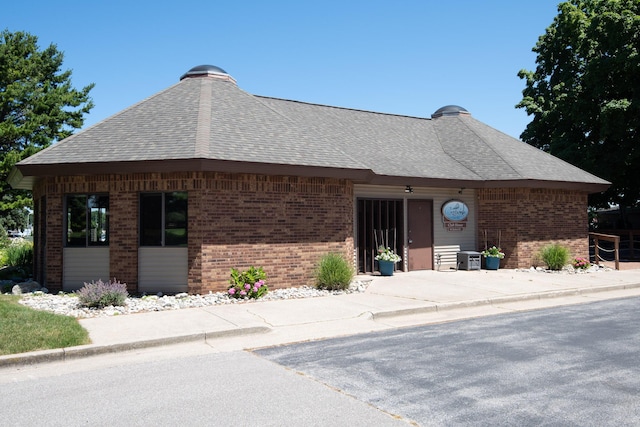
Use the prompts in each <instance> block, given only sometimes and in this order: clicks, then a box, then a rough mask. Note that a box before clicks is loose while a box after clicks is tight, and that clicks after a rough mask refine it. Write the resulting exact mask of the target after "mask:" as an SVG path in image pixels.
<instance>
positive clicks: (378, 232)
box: [9, 66, 609, 293]
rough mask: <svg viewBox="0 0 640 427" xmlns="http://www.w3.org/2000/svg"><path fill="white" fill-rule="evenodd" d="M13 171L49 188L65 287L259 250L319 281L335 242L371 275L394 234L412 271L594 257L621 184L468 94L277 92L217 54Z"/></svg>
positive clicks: (200, 283) (293, 279)
mask: <svg viewBox="0 0 640 427" xmlns="http://www.w3.org/2000/svg"><path fill="white" fill-rule="evenodd" d="M9 182H10V183H11V185H12V186H13V187H14V188H23V189H30V190H32V191H33V197H34V214H35V227H34V243H35V263H36V269H35V271H36V280H39V281H40V282H41V283H43V284H44V285H46V286H47V287H48V288H49V289H52V290H56V289H64V290H72V289H77V288H79V287H80V286H82V284H83V282H86V281H91V280H97V279H100V278H102V279H104V280H106V279H107V278H108V277H109V278H113V277H116V278H117V279H118V280H120V281H122V282H126V283H127V285H128V287H129V289H130V291H133V292H157V291H163V292H182V291H186V292H190V293H203V292H207V291H209V290H212V291H217V290H223V289H226V286H227V284H228V278H229V272H230V269H231V268H232V267H235V268H240V269H244V268H247V267H249V266H251V265H255V266H262V267H263V268H264V269H265V271H266V272H267V275H268V277H269V285H270V287H272V288H279V287H289V286H297V285H304V284H312V281H313V279H312V275H313V270H314V268H315V265H316V262H317V261H318V259H319V258H320V257H321V256H322V255H323V254H325V253H327V252H339V253H342V254H344V255H345V256H346V257H347V258H348V259H352V260H353V262H354V266H355V267H356V268H357V270H358V271H359V272H361V273H368V272H373V271H375V270H376V269H377V265H376V262H375V261H374V259H373V257H374V256H375V251H376V248H377V246H378V245H380V244H386V245H388V246H391V247H393V248H394V249H395V250H396V251H397V252H398V253H400V254H401V255H402V257H403V261H402V263H401V264H399V265H398V269H399V270H404V271H410V270H420V269H433V268H437V267H438V268H448V266H451V265H455V262H456V259H455V254H456V252H458V251H460V250H480V249H482V248H483V247H484V245H485V243H488V244H489V245H492V244H500V245H501V246H502V248H503V250H504V251H505V253H506V258H505V260H503V262H502V267H506V268H515V267H529V266H530V265H531V258H532V255H533V254H534V253H535V252H536V251H537V250H538V249H539V248H540V247H541V246H543V245H544V244H546V243H548V242H551V241H553V242H560V243H563V244H565V245H567V246H569V247H570V248H571V250H572V251H573V253H574V255H576V256H578V255H584V256H586V255H587V253H588V239H587V231H588V230H587V195H588V194H589V193H591V192H599V191H603V190H604V189H606V188H607V186H608V184H609V183H608V182H606V181H604V180H602V179H599V178H598V177H595V176H593V175H591V174H588V173H587V172H585V171H582V170H580V169H578V168H576V167H574V166H571V165H569V164H567V163H565V162H563V161H561V160H559V159H557V158H555V157H553V156H550V155H549V154H547V153H544V152H542V151H540V150H538V149H535V148H533V147H531V146H529V145H527V144H525V143H523V142H521V141H519V140H517V139H514V138H511V137H509V136H507V135H505V134H503V133H501V132H499V131H497V130H495V129H493V128H491V127H489V126H487V125H485V124H483V123H481V122H479V121H477V120H475V119H474V118H473V117H472V116H471V115H470V114H469V113H468V112H467V111H466V110H465V109H464V108H461V107H457V106H447V107H443V108H441V109H439V110H437V111H436V112H435V113H434V114H433V115H432V116H431V118H418V117H406V116H398V115H392V114H382V113H375V112H368V111H359V110H352V109H345V108H338V107H331V106H324V105H315V104H308V103H303V102H297V101H290V100H283V99H275V98H268V97H261V96H256V95H252V94H249V93H246V92H244V91H242V90H241V89H239V87H238V86H237V84H236V82H235V80H234V79H233V78H232V77H231V76H230V75H229V74H227V73H226V72H225V71H224V70H222V69H220V68H218V67H215V66H199V67H194V68H192V69H191V70H189V72H187V73H186V74H184V75H183V76H182V77H181V78H180V81H179V82H178V83H176V84H175V85H173V86H171V87H169V88H168V89H166V90H164V91H162V92H160V93H158V94H156V95H153V96H152V97H150V98H148V99H146V100H143V101H141V102H140V103H138V104H135V105H133V106H131V107H129V108H127V109H125V110H123V111H122V112H120V113H118V114H116V115H114V116H112V117H110V118H108V119H106V120H104V121H102V122H100V123H98V124H96V125H94V126H92V127H90V128H88V129H85V130H83V131H81V132H79V133H77V134H76V135H73V136H71V137H69V138H67V139H65V140H63V141H60V142H58V143H56V144H54V145H52V146H50V147H49V148H47V149H45V150H42V151H41V152H39V153H37V154H35V155H33V156H31V157H29V158H27V159H25V160H23V161H21V162H20V163H18V164H17V165H16V167H15V168H14V170H13V171H12V173H11V175H10V177H9Z"/></svg>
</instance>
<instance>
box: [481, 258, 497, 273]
mask: <svg viewBox="0 0 640 427" xmlns="http://www.w3.org/2000/svg"><path fill="white" fill-rule="evenodd" d="M484 265H485V267H486V269H487V270H497V269H498V268H500V258H498V257H497V256H488V257H485V259H484Z"/></svg>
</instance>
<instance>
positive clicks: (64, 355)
mask: <svg viewBox="0 0 640 427" xmlns="http://www.w3.org/2000/svg"><path fill="white" fill-rule="evenodd" d="M638 288H640V283H634V284H621V285H607V286H599V287H593V288H575V289H565V290H559V291H548V292H539V293H530V294H521V295H510V296H504V297H495V298H488V299H479V300H469V301H460V302H452V303H443V304H434V305H428V306H424V307H414V308H407V309H399V310H389V311H380V312H375V313H371V312H369V313H370V316H371V317H370V318H371V320H374V321H375V320H379V319H385V318H390V317H399V316H409V315H416V314H425V313H435V312H441V311H448V310H455V309H462V308H471V307H481V306H488V305H496V304H505V303H511V302H521V301H532V300H543V299H553V298H561V297H568V296H579V295H589V294H595V293H602V292H612V291H620V290H626V289H638ZM621 298H623V297H621ZM271 331H272V328H270V327H267V326H252V327H247V328H238V329H227V330H222V331H211V332H200V333H195V334H188V335H176V336H172V337H165V338H157V339H152V340H142V341H132V342H127V343H118V344H107V345H93V344H88V345H81V346H76V347H65V348H58V349H51V350H39V351H33V352H29V353H20V354H9V355H5V356H0V368H4V367H10V366H20V365H33V364H37V363H49V362H64V361H67V360H73V359H78V358H83V357H90V356H97V355H101V354H108V353H118V352H124V351H130V350H138V349H144V348H150V347H159V346H163V345H171V344H183V343H188V342H196V341H202V342H204V343H206V342H207V341H209V340H213V339H217V338H228V337H237V336H243V335H251V334H262V333H267V332H271Z"/></svg>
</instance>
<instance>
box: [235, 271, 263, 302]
mask: <svg viewBox="0 0 640 427" xmlns="http://www.w3.org/2000/svg"><path fill="white" fill-rule="evenodd" d="M266 280H267V274H266V273H265V272H264V270H263V269H262V267H258V268H255V267H253V266H252V267H249V269H248V270H247V271H242V272H241V271H239V270H237V269H235V268H232V269H231V280H230V282H231V284H230V285H229V288H227V293H228V294H229V296H230V297H233V298H253V299H257V298H260V297H261V296H264V295H266V293H267V292H269V288H268V287H267V282H266Z"/></svg>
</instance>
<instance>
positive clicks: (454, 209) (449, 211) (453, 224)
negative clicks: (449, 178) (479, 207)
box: [442, 200, 469, 231]
mask: <svg viewBox="0 0 640 427" xmlns="http://www.w3.org/2000/svg"><path fill="white" fill-rule="evenodd" d="M467 216H469V207H468V206H467V204H466V203H465V202H463V201H460V200H449V201H448V202H445V203H444V204H443V205H442V223H443V225H444V227H445V228H446V229H447V231H462V230H464V229H465V228H466V227H467Z"/></svg>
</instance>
